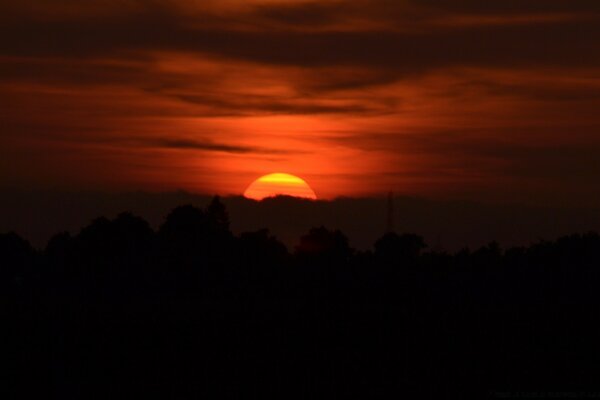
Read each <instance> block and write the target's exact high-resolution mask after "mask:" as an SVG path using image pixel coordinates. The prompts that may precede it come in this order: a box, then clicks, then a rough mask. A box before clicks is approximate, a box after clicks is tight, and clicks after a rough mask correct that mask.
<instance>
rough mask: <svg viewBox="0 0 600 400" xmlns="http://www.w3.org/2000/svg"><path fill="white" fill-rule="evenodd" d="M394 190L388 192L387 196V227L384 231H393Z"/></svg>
mask: <svg viewBox="0 0 600 400" xmlns="http://www.w3.org/2000/svg"><path fill="white" fill-rule="evenodd" d="M394 231H395V229H394V192H391V191H390V192H389V193H388V198H387V227H386V233H392V232H394Z"/></svg>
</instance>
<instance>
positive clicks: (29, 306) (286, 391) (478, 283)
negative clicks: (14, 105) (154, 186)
mask: <svg viewBox="0 0 600 400" xmlns="http://www.w3.org/2000/svg"><path fill="white" fill-rule="evenodd" d="M0 265H1V268H0V285H1V287H0V289H1V292H2V297H3V304H4V305H5V306H6V307H3V308H4V315H3V320H4V324H3V325H4V331H5V333H7V337H6V339H5V340H4V346H3V347H4V348H5V350H6V351H5V352H4V354H5V356H3V358H4V360H5V363H6V366H7V367H8V371H10V372H9V373H8V374H4V377H3V379H4V381H5V382H4V383H3V387H4V389H5V390H7V391H8V392H7V393H8V397H5V398H19V397H20V398H34V397H33V396H36V397H37V398H61V399H89V398H102V399H107V398H149V397H151V398H162V399H188V398H189V399H191V398H194V399H197V398H202V397H203V396H204V397H207V398H218V399H220V398H240V399H247V398H261V397H265V396H278V397H280V398H303V399H310V398H329V399H343V398H355V397H357V396H359V398H360V397H361V396H362V397H363V398H394V397H397V396H399V395H413V396H416V397H417V398H424V397H436V398H437V397H438V396H442V398H446V397H449V395H450V394H451V395H453V396H462V397H465V396H469V395H476V396H478V397H479V398H485V397H502V396H504V397H506V396H507V395H510V393H522V392H528V391H551V392H552V393H559V392H563V391H564V392H568V393H574V392H577V393H581V392H580V391H584V390H591V389H600V385H599V384H598V382H599V376H600V370H599V369H600V357H599V356H600V328H599V324H598V322H599V320H600V312H599V311H600V292H599V291H598V288H599V284H600V237H599V236H598V235H597V234H595V233H587V234H584V235H579V234H577V235H571V236H565V237H562V238H560V239H558V240H556V241H541V242H539V243H536V244H533V245H531V246H529V247H519V248H511V249H507V250H502V249H501V248H500V247H499V245H498V244H497V243H491V244H489V245H488V246H485V247H482V248H480V249H478V250H476V251H469V250H467V249H465V250H463V251H460V252H458V253H456V254H447V253H444V252H440V251H431V250H428V248H427V246H426V244H425V243H424V241H423V239H422V238H421V237H419V236H417V235H413V234H402V235H398V234H395V233H388V234H385V235H384V236H383V237H381V238H380V239H379V240H378V241H377V242H376V243H375V244H374V248H373V250H372V251H366V252H357V251H355V250H353V249H352V248H351V247H350V246H349V244H348V239H347V238H346V236H344V234H343V233H342V232H340V231H337V230H329V229H326V228H324V227H319V228H314V229H311V230H310V231H309V232H308V233H307V234H306V235H304V236H302V237H301V238H300V241H299V244H298V246H297V247H296V248H295V249H294V250H293V252H291V253H290V252H289V251H288V249H287V248H286V247H285V246H284V245H283V244H282V243H281V242H279V241H278V240H277V239H276V238H275V237H273V236H272V235H270V234H269V232H268V231H267V230H260V231H257V232H247V233H242V234H241V235H239V236H235V235H233V234H232V232H231V231H230V229H229V219H228V215H227V211H226V209H225V207H224V206H223V204H222V203H221V201H220V200H219V198H218V197H215V198H214V199H213V201H212V202H211V203H210V204H209V205H208V206H207V207H206V208H205V209H200V208H196V207H193V206H190V205H187V206H182V207H178V208H176V209H174V210H173V211H172V212H171V213H170V214H169V215H168V216H167V217H166V220H165V221H164V223H163V224H162V226H160V228H159V229H158V230H157V231H154V230H153V229H151V228H150V226H149V225H148V223H147V222H146V221H144V220H143V219H141V218H139V217H136V216H134V215H131V214H129V213H124V214H121V215H119V216H117V217H116V218H115V219H113V220H109V219H106V218H98V219H96V220H94V221H93V222H92V223H91V224H90V225H89V226H87V227H85V228H83V229H82V230H81V232H80V233H79V234H77V235H75V236H71V235H70V234H69V233H60V234H57V235H55V236H54V237H53V238H52V239H51V240H50V241H49V243H48V245H47V247H46V248H45V249H44V250H43V251H36V250H34V249H33V248H32V247H31V246H29V244H28V243H27V241H25V240H24V239H22V238H20V237H19V236H17V235H15V234H14V233H9V234H3V235H0ZM482 396H483V397H482Z"/></svg>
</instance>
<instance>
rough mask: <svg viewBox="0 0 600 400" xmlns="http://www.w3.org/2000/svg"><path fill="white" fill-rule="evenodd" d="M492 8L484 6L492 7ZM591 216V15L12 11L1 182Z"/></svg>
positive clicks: (0, 120) (302, 5)
mask: <svg viewBox="0 0 600 400" xmlns="http://www.w3.org/2000/svg"><path fill="white" fill-rule="evenodd" d="M491 3H493V4H491ZM271 172H287V173H291V174H295V175H298V176H301V177H302V178H304V179H305V180H307V181H308V182H309V183H310V185H311V186H312V187H313V189H314V190H315V192H316V193H317V195H318V196H319V197H321V198H334V197H336V196H372V195H377V196H380V195H382V194H384V193H386V192H387V191H389V190H394V191H395V192H397V193H400V194H409V195H417V196H427V197H433V198H467V199H473V200H485V201H494V202H505V201H506V202H526V203H533V204H546V203H549V204H554V205H555V204H567V205H587V206H589V205H593V206H595V205H597V204H599V203H600V185H599V184H598V181H599V178H600V3H599V2H598V1H596V0H593V1H577V0H573V1H564V0H546V1H535V0H519V1H516V0H504V1H494V2H485V1H480V0H478V1H474V0H473V1H471V0H424V1H416V0H415V1H404V0H393V1H392V0H370V1H367V0H353V1H336V0H332V1H290V0H286V1H283V0H280V1H275V0H252V1H248V0H244V1H241V0H218V1H217V0H214V1H207V0H202V1H192V0H187V1H183V0H181V1H178V0H170V1H169V0H163V1H160V0H153V1H141V0H138V1H135V0H120V1H117V0H103V1H100V0H88V1H75V0H60V1H58V0H55V1H52V2H50V1H47V0H29V1H22V0H19V1H17V0H14V1H10V0H7V1H3V2H2V4H1V5H0V184H1V185H2V186H5V187H11V188H15V187H16V188H25V189H30V188H34V189H39V188H60V189H69V190H90V189H94V190H107V191H122V190H138V189H139V190H152V191H154V190H176V189H185V190H189V191H194V192H199V193H215V192H217V193H220V194H241V193H242V192H243V191H244V189H245V188H246V186H247V185H248V184H249V183H250V182H252V181H253V180H254V179H256V178H257V177H258V176H260V175H263V174H267V173H271Z"/></svg>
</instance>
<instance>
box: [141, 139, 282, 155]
mask: <svg viewBox="0 0 600 400" xmlns="http://www.w3.org/2000/svg"><path fill="white" fill-rule="evenodd" d="M146 144H148V145H151V146H156V147H160V148H169V149H182V150H201V151H218V152H225V153H236V154H247V153H258V154H290V153H291V151H288V150H277V149H267V148H260V147H252V146H235V145H227V144H223V143H214V142H210V141H197V140H191V139H169V138H167V139H159V140H153V141H147V142H146Z"/></svg>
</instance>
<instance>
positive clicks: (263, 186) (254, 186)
mask: <svg viewBox="0 0 600 400" xmlns="http://www.w3.org/2000/svg"><path fill="white" fill-rule="evenodd" d="M274 196H292V197H300V198H304V199H312V200H316V199H317V195H316V194H315V192H314V191H313V190H312V189H311V188H310V186H308V183H306V181H305V180H304V179H302V178H299V177H297V176H295V175H290V174H284V173H281V172H277V173H273V174H268V175H264V176H261V177H260V178H258V179H257V180H255V181H254V182H252V183H251V184H250V186H248V188H247V189H246V191H245V192H244V197H247V198H249V199H254V200H262V199H265V198H267V197H274Z"/></svg>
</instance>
